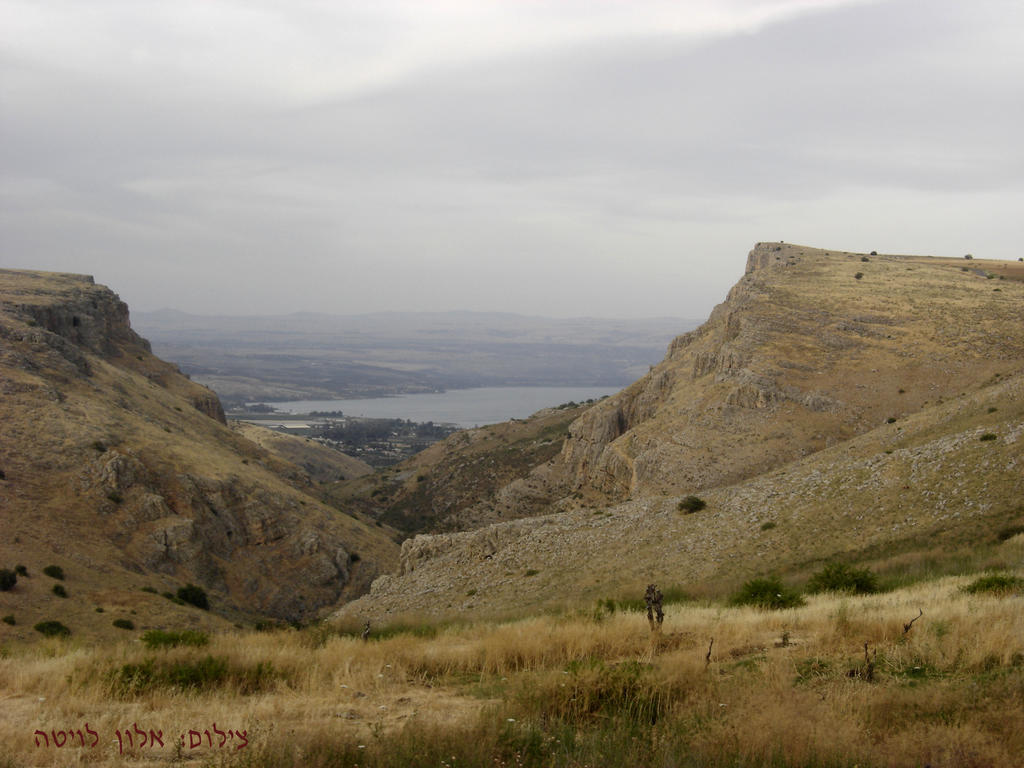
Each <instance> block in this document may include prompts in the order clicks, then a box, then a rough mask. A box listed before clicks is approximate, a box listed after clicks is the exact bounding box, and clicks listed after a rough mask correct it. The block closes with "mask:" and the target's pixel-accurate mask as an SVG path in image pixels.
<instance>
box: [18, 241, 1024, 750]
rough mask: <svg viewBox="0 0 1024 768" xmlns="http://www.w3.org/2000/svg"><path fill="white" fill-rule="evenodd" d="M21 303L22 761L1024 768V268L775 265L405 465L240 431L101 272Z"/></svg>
mask: <svg viewBox="0 0 1024 768" xmlns="http://www.w3.org/2000/svg"><path fill="white" fill-rule="evenodd" d="M0 300H2V302H3V303H2V309H3V312H2V314H0V320H2V323H0V342H2V346H0V374H2V378H0V393H2V397H0V409H2V411H0V416H2V418H3V425H4V431H3V440H2V442H0V470H2V474H0V508H2V510H3V515H4V517H3V520H4V524H5V528H4V537H3V540H2V542H0V557H2V561H3V562H0V568H9V569H12V573H13V569H14V568H15V565H19V566H22V567H23V570H24V573H22V574H21V575H19V576H17V579H16V582H15V583H14V584H13V585H12V587H11V588H10V589H7V590H5V591H3V592H2V593H0V608H2V610H0V613H3V614H5V616H6V617H8V618H10V621H8V620H7V618H5V619H4V623H3V624H0V648H2V649H3V653H2V654H0V689H2V690H3V691H4V696H5V698H4V703H5V707H6V708H7V710H6V711H7V712H9V713H10V716H9V717H7V718H5V720H4V722H3V724H2V725H0V742H2V743H3V745H4V746H3V747H2V749H0V761H2V760H6V761H7V763H6V764H9V765H23V764H32V765H63V764H66V762H67V761H68V760H69V759H71V760H73V761H79V762H91V763H98V764H111V765H134V766H149V765H162V764H164V763H166V762H169V761H172V760H177V761H180V762H186V763H190V764H196V765H206V764H217V765H238V766H244V765H248V766H262V765H266V766H270V765H274V766H289V765H295V766H298V765H303V766H305V765H313V766H333V765H339V766H340V765H345V766H349V765H361V766H362V765H375V766H397V765H417V764H420V765H472V766H481V767H482V766H494V765H509V766H511V765H529V766H566V767H569V766H572V767H573V768H578V767H580V766H585V765H612V766H614V765H621V766H636V765H653V764H663V765H673V766H676V765H678V766H692V765H701V766H714V767H717V766H721V767H722V768H724V766H750V767H751V768H753V766H764V765H773V766H779V768H790V767H792V768H796V766H843V767H845V768H853V767H854V766H859V767H860V768H864V767H865V766H870V767H871V768H904V767H905V768H919V767H920V766H922V765H926V764H929V765H932V766H945V767H948V768H974V767H975V766H977V767H979V768H980V767H981V766H991V768H1014V766H1016V765H1018V764H1019V758H1020V756H1021V755H1022V754H1024V743H1022V741H1021V734H1022V733H1024V728H1021V726H1022V725H1024V723H1022V722H1020V716H1019V712H1020V711H1021V710H1020V707H1019V703H1020V696H1021V691H1022V690H1024V689H1022V686H1024V626H1022V625H1021V622H1022V621H1024V610H1022V605H1024V603H1022V601H1024V505H1022V503H1021V499H1022V498H1024V325H1022V324H1021V323H1020V318H1021V313H1022V309H1024V263H1020V262H995V261H987V260H983V259H970V260H963V259H940V258H931V257H925V256H904V255H886V254H876V253H871V254H862V253H848V252H843V251H832V250H825V249H816V248H810V247H807V246H800V245H793V244H788V243H758V244H757V245H756V246H755V247H754V248H753V250H752V251H751V252H750V254H749V256H748V260H747V267H746V270H745V273H744V274H743V275H742V276H740V277H739V279H738V281H737V283H736V285H735V286H734V287H733V288H732V289H731V291H730V292H729V294H728V296H727V297H726V298H725V300H724V301H723V302H722V303H721V304H720V305H719V306H718V307H716V309H715V310H714V311H713V312H712V314H711V316H710V318H709V319H708V320H707V322H705V323H704V324H702V325H700V326H699V327H697V328H694V329H692V330H686V329H679V330H680V331H685V332H684V333H682V335H678V336H676V338H675V339H674V340H672V341H671V342H670V343H669V344H668V350H667V354H664V356H663V359H662V360H661V362H659V363H656V364H654V365H653V366H645V367H644V370H643V371H640V372H639V373H638V375H637V377H636V379H635V381H634V382H633V383H631V384H629V385H628V386H626V387H625V388H624V389H622V390H621V391H618V392H616V393H615V394H613V395H611V396H610V397H608V398H605V399H602V400H599V401H594V402H590V403H578V402H577V403H565V404H563V406H562V407H553V408H546V409H543V410H541V411H538V412H537V413H535V414H533V415H532V416H530V417H529V418H523V419H514V420H512V421H507V422H500V423H495V424H487V425H483V426H478V427H474V428H470V429H464V430H459V431H456V432H453V433H451V434H447V435H444V434H437V435H433V436H432V439H434V440H435V442H433V443H432V444H431V445H429V446H428V447H426V448H425V449H424V450H422V451H419V452H416V453H414V454H413V455H410V456H407V457H401V458H400V460H398V461H397V462H394V463H389V464H388V465H387V466H376V467H374V466H371V465H370V464H369V463H367V462H366V461H362V460H360V459H359V458H357V457H353V456H346V455H344V454H343V453H341V452H339V451H337V450H334V449H333V448H331V447H329V446H327V445H323V444H320V443H319V442H317V441H314V440H310V439H307V437H305V436H296V435H287V434H283V433H281V432H274V431H271V430H267V429H264V428H261V427H259V426H256V425H254V424H247V423H244V422H238V421H232V422H230V423H228V420H227V419H226V418H225V416H224V411H223V409H222V408H221V400H220V398H218V397H217V395H215V394H214V393H213V392H212V391H211V390H209V389H206V388H205V387H203V386H201V385H200V384H198V383H197V382H195V381H190V380H189V379H188V378H187V377H186V376H184V375H182V374H181V373H180V372H179V371H178V370H177V369H176V367H175V366H174V365H173V364H170V363H166V362H164V361H163V360H161V359H160V358H158V357H156V356H155V355H153V354H152V352H151V350H150V348H149V346H148V343H147V342H146V341H145V340H144V339H142V338H141V337H140V336H138V335H137V334H136V333H135V332H134V331H133V330H132V329H131V327H130V326H129V325H128V322H127V308H126V307H125V306H124V305H123V304H121V303H120V302H119V300H118V299H117V297H116V296H115V295H114V294H113V293H112V292H110V291H109V290H108V289H106V288H103V287H101V286H95V285H94V284H93V283H92V282H91V280H89V279H88V278H84V277H82V276H72V275H55V274H52V273H33V272H18V271H13V270H0ZM406 381H407V382H408V380H406ZM435 384H437V381H433V382H432V383H429V385H430V386H433V385H435ZM278 385H280V387H278ZM289 386H290V384H289V383H288V382H286V381H285V380H284V379H283V378H281V379H279V380H278V381H277V383H276V384H274V388H279V389H280V392H279V394H280V393H282V392H283V391H284V390H286V389H289ZM374 386H376V384H375V385H374ZM402 386H404V385H402ZM424 386H428V382H427V380H426V379H424ZM313 389H316V390H317V391H322V392H326V391H328V390H331V392H332V395H334V396H336V395H337V394H338V392H337V391H336V388H332V387H327V386H325V387H323V388H322V390H321V389H320V385H319V384H317V386H316V387H313V388H311V389H310V390H309V391H312V390H313ZM250 391H251V392H253V391H256V389H252V390H250ZM268 391H269V390H268ZM307 394H308V392H307ZM268 399H270V398H268ZM395 458H399V457H395ZM48 566H59V568H60V569H61V572H62V573H61V578H59V579H58V578H56V577H55V576H52V575H50V574H51V573H54V572H55V571H51V569H50V568H49V567H48ZM851 574H856V575H857V579H858V580H857V581H856V582H854V581H853V580H852V578H851V579H848V580H847V581H842V579H841V578H840V577H843V576H847V577H849V576H851ZM652 584H653V585H657V586H658V587H659V588H660V589H661V590H662V591H663V593H664V599H665V604H664V609H665V621H664V624H663V625H661V624H657V623H649V621H648V618H647V617H646V616H645V605H644V601H643V596H644V593H645V590H646V589H647V587H648V586H649V585H652ZM58 587H59V588H60V589H57V588H58ZM193 587H196V588H198V589H199V590H200V591H202V592H203V594H204V595H207V596H209V606H208V608H209V609H208V610H204V609H203V608H202V607H200V606H199V605H196V604H195V603H191V602H188V601H187V600H185V599H183V596H184V597H190V596H194V594H195V592H194V590H192V589H191V588H193ZM61 591H63V592H64V593H65V594H64V596H61V595H60V594H59V592H61ZM53 622H56V623H57V624H60V625H61V626H63V627H65V629H67V630H68V634H67V635H64V636H62V634H63V633H62V632H60V631H59V629H58V628H56V627H55V625H54V624H53ZM40 626H42V627H44V629H39V627H40ZM51 629H52V630H53V631H52V632H51V631H50V630H51ZM44 630H45V631H44ZM185 632H189V633H193V634H187V635H186V634H183V633H185ZM154 633H157V634H154ZM160 633H163V634H160ZM44 635H45V636H44ZM79 721H82V722H88V723H89V724H90V725H91V727H92V728H93V729H94V730H96V731H97V732H101V733H102V734H103V736H104V741H103V745H102V746H96V747H95V748H94V747H88V746H76V747H75V751H74V752H71V751H70V750H69V751H66V752H60V751H59V749H57V748H54V747H49V746H48V747H45V748H44V747H43V746H36V745H35V743H34V741H33V736H32V734H33V731H35V730H36V729H37V728H38V729H40V730H41V731H43V732H44V733H48V734H52V733H54V732H55V731H57V730H60V729H61V728H67V727H70V726H71V725H75V724H77V723H79ZM132 722H135V723H137V724H139V725H140V726H142V727H143V728H150V727H153V728H159V729H161V730H162V732H163V733H166V734H173V735H174V736H173V739H164V741H165V744H163V745H155V744H149V745H148V746H145V747H143V746H138V745H132V747H131V749H128V750H125V749H124V745H123V743H122V744H121V745H120V746H119V745H117V744H115V743H114V742H115V741H116V740H112V738H113V737H112V736H111V734H113V732H114V731H116V730H118V729H120V728H122V727H124V726H126V725H128V724H130V723H132ZM214 722H215V723H217V724H218V725H219V727H221V728H222V729H223V728H225V727H230V728H232V729H241V730H243V731H244V732H245V734H246V741H247V743H246V745H245V746H244V747H243V748H238V749H235V750H233V751H231V752H225V751H223V750H222V749H221V748H220V747H217V746H215V745H214V744H213V743H212V741H211V743H205V742H204V743H200V744H199V746H196V747H193V746H192V745H191V744H190V743H189V742H188V741H187V740H185V741H182V742H181V743H180V746H174V744H176V743H178V742H177V737H178V735H179V734H181V735H182V737H183V738H184V734H186V733H189V732H190V729H192V730H197V731H198V732H200V733H201V732H202V730H203V728H207V727H208V726H207V725H205V724H206V723H211V724H212V723H214ZM199 726H201V727H199ZM75 727H76V728H77V727H78V725H75ZM76 738H77V737H76ZM62 748H63V747H62ZM90 750H94V751H90ZM115 752H116V754H115ZM69 756H70V757H69ZM0 764H3V763H2V762H0Z"/></svg>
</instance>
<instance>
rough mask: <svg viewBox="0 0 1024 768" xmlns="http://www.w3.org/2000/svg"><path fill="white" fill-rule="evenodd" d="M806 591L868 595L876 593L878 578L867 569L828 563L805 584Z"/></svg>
mask: <svg viewBox="0 0 1024 768" xmlns="http://www.w3.org/2000/svg"><path fill="white" fill-rule="evenodd" d="M807 591H808V592H810V593H812V594H815V593H818V592H853V593H854V594H856V595H868V594H871V593H872V592H877V591H878V577H877V576H875V574H873V573H872V572H871V571H870V570H868V569H867V568H851V567H850V566H848V565H844V564H842V563H829V564H828V565H826V566H825V567H824V568H822V569H821V570H820V571H818V572H817V573H816V574H814V575H813V576H812V577H811V580H810V581H808V582H807Z"/></svg>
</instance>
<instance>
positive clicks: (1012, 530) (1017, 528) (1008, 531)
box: [996, 525, 1024, 541]
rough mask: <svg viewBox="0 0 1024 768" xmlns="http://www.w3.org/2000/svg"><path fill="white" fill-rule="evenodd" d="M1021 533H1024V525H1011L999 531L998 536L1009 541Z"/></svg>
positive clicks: (1001, 539) (1000, 539)
mask: <svg viewBox="0 0 1024 768" xmlns="http://www.w3.org/2000/svg"><path fill="white" fill-rule="evenodd" d="M1020 533H1024V525H1010V526H1007V527H1006V528H1003V529H1002V530H1001V531H1000V532H999V533H997V534H996V538H997V539H999V541H1008V540H1009V539H1012V538H1013V537H1014V536H1016V535H1017V534H1020Z"/></svg>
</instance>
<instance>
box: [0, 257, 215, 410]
mask: <svg viewBox="0 0 1024 768" xmlns="http://www.w3.org/2000/svg"><path fill="white" fill-rule="evenodd" d="M6 273H7V279H6V280H4V281H3V284H4V288H5V290H4V292H3V299H2V303H0V309H2V311H3V312H4V313H7V314H8V315H10V316H11V317H14V318H18V319H21V320H23V321H24V325H20V324H13V325H5V326H3V328H0V332H3V333H5V334H7V336H6V338H8V339H9V340H10V341H28V342H35V343H41V344H44V345H46V346H47V347H49V348H50V349H52V350H53V351H55V352H57V353H58V354H59V355H60V356H61V357H62V358H63V359H64V360H66V361H67V362H69V363H71V364H72V365H73V366H74V367H75V369H76V370H77V372H78V373H80V374H82V375H86V376H88V375H91V374H92V368H91V367H90V364H89V361H88V355H96V356H99V357H101V358H103V359H105V360H107V361H108V362H111V363H113V364H114V365H119V366H120V367H124V368H128V369H130V370H138V371H142V372H143V373H144V374H145V375H146V376H147V377H148V378H149V379H150V380H151V381H155V382H156V383H158V384H160V385H161V386H165V387H171V388H172V389H174V390H175V391H176V392H177V393H178V394H181V395H182V396H184V397H185V398H186V399H187V400H188V401H189V402H190V403H191V405H192V407H194V408H195V409H196V410H198V411H200V412H201V413H204V414H206V415H207V416H209V417H210V418H212V419H215V420H217V421H219V422H220V423H221V424H226V423H227V421H226V419H225V417H224V409H223V407H222V406H221V403H220V399H219V398H218V397H217V395H216V394H215V393H214V392H213V391H212V390H210V389H207V388H206V387H203V386H200V385H199V384H195V383H193V382H190V381H188V380H187V379H185V378H184V377H182V376H181V375H180V371H178V369H177V368H176V367H174V366H172V365H169V364H168V363H165V362H163V361H162V360H159V359H158V358H155V357H153V356H152V355H151V351H152V350H151V348H150V344H149V342H148V341H146V340H145V339H143V338H142V337H141V336H139V335H138V334H137V333H135V331H133V330H132V328H131V325H130V323H129V312H128V305H127V304H125V303H124V302H123V301H121V299H120V298H118V296H117V294H115V293H114V292H113V291H111V290H110V289H109V288H107V287H106V286H102V285H96V284H95V282H94V281H93V279H92V277H89V276H88V275H67V274H55V273H48V272H29V271H13V270H11V271H6ZM15 278H16V279H15ZM4 329H6V330H4Z"/></svg>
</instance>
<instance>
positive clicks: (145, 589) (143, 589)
mask: <svg viewBox="0 0 1024 768" xmlns="http://www.w3.org/2000/svg"><path fill="white" fill-rule="evenodd" d="M139 589H141V590H142V591H143V592H149V593H150V594H151V595H155V594H157V591H156V590H155V589H153V587H139Z"/></svg>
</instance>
